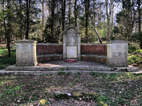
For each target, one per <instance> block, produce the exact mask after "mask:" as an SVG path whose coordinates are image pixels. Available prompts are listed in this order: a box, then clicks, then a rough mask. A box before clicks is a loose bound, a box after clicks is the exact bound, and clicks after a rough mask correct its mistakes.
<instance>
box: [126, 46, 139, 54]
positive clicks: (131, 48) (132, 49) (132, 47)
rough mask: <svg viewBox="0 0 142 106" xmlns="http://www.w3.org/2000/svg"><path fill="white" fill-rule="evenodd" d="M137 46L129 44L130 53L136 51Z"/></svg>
mask: <svg viewBox="0 0 142 106" xmlns="http://www.w3.org/2000/svg"><path fill="white" fill-rule="evenodd" d="M136 49H137V48H136V46H133V45H129V46H128V53H133V52H134V51H136Z"/></svg>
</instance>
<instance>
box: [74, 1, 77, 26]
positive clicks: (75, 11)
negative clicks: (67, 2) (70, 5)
mask: <svg viewBox="0 0 142 106" xmlns="http://www.w3.org/2000/svg"><path fill="white" fill-rule="evenodd" d="M76 6H77V0H75V2H74V18H75V26H76V27H77V7H76Z"/></svg>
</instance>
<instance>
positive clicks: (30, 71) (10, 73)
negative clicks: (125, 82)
mask: <svg viewBox="0 0 142 106" xmlns="http://www.w3.org/2000/svg"><path fill="white" fill-rule="evenodd" d="M62 72H64V74H66V73H70V74H91V72H93V73H106V74H112V73H115V74H118V73H133V74H142V70H139V71H138V72H117V71H85V70H84V71H81V70H68V71H62ZM52 74H54V75H56V74H59V71H33V70H29V71H22V70H21V71H5V70H0V75H26V76H27V75H32V76H34V75H52Z"/></svg>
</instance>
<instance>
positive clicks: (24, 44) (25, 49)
mask: <svg viewBox="0 0 142 106" xmlns="http://www.w3.org/2000/svg"><path fill="white" fill-rule="evenodd" d="M36 42H37V41H33V40H18V41H15V43H16V66H36V65H37V55H36Z"/></svg>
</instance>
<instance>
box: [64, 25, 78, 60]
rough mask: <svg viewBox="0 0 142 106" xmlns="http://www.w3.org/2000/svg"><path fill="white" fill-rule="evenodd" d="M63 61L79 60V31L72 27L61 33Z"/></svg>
mask: <svg viewBox="0 0 142 106" xmlns="http://www.w3.org/2000/svg"><path fill="white" fill-rule="evenodd" d="M63 59H78V60H80V31H79V30H78V29H77V28H76V27H73V26H70V27H67V28H66V30H65V31H64V33H63Z"/></svg>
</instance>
